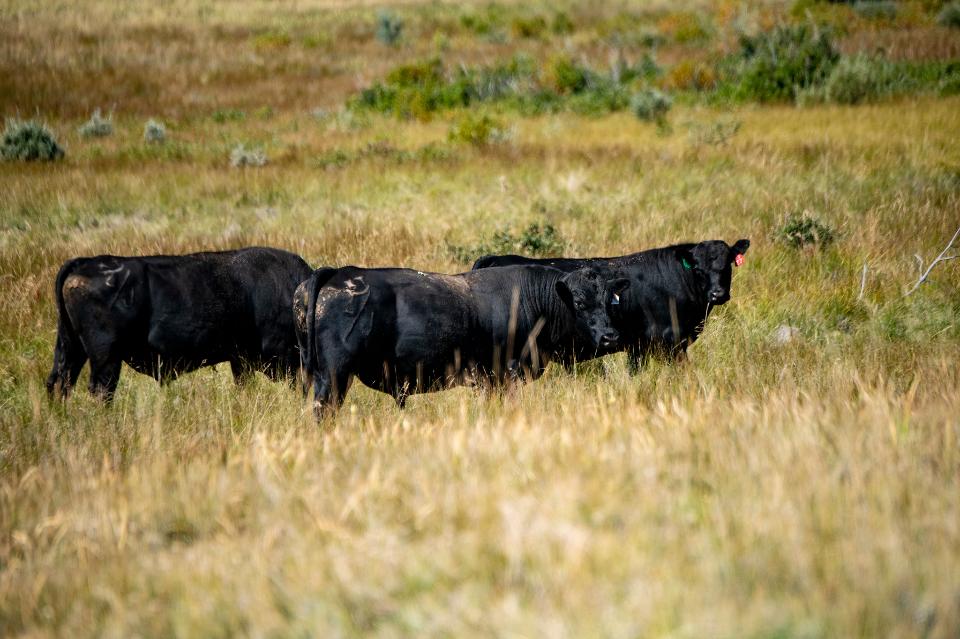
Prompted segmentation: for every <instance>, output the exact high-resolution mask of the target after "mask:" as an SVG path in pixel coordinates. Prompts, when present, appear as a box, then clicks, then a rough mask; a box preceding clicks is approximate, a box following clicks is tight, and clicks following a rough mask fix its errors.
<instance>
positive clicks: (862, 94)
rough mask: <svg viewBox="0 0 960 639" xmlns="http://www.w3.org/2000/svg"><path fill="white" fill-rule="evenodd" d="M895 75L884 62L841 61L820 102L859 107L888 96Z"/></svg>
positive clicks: (862, 57)
mask: <svg viewBox="0 0 960 639" xmlns="http://www.w3.org/2000/svg"><path fill="white" fill-rule="evenodd" d="M895 80H896V74H895V72H894V69H893V66H892V65H891V64H889V63H888V62H886V61H885V60H882V59H879V58H871V57H869V56H865V55H856V56H853V57H850V58H843V59H841V60H840V62H839V63H838V64H837V66H835V67H834V68H833V71H832V72H831V73H830V76H829V77H828V78H827V80H826V82H824V85H823V99H824V100H825V101H827V102H833V103H835V104H859V103H860V102H867V101H870V100H877V99H879V98H882V97H885V96H888V95H890V94H891V93H892V92H893V89H894V82H895Z"/></svg>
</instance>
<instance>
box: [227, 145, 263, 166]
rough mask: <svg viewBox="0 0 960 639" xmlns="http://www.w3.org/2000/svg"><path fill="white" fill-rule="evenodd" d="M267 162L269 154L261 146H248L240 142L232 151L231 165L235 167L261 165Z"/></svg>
mask: <svg viewBox="0 0 960 639" xmlns="http://www.w3.org/2000/svg"><path fill="white" fill-rule="evenodd" d="M266 164H267V154H266V153H265V152H264V150H263V149H261V148H249V149H248V148H247V147H246V146H245V145H243V144H238V145H237V146H235V147H234V148H233V150H232V151H230V166H232V167H233V168H235V169H237V168H243V167H261V166H266Z"/></svg>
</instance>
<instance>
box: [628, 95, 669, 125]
mask: <svg viewBox="0 0 960 639" xmlns="http://www.w3.org/2000/svg"><path fill="white" fill-rule="evenodd" d="M672 106H673V100H672V99H670V96H668V95H666V94H665V93H661V92H660V91H657V90H656V89H643V90H641V91H638V92H636V93H634V94H633V97H632V98H630V110H631V111H633V114H634V115H635V116H637V117H638V118H640V119H641V120H646V121H648V122H656V123H657V124H659V125H663V124H664V123H665V121H666V116H667V113H668V112H669V111H670V107H672Z"/></svg>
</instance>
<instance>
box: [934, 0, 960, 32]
mask: <svg viewBox="0 0 960 639" xmlns="http://www.w3.org/2000/svg"><path fill="white" fill-rule="evenodd" d="M937 24H939V25H941V26H944V27H950V28H952V29H960V2H949V3H947V4H945V5H943V8H942V9H940V13H938V14H937Z"/></svg>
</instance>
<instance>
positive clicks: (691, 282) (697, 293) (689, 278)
mask: <svg viewBox="0 0 960 639" xmlns="http://www.w3.org/2000/svg"><path fill="white" fill-rule="evenodd" d="M691 246H692V245H691ZM679 252H680V249H679V248H678V249H677V250H676V251H675V252H674V253H673V255H672V256H671V258H672V259H671V262H672V264H673V266H672V267H671V268H672V269H673V270H674V271H675V272H676V273H679V275H680V281H681V282H682V283H683V287H684V289H685V290H684V292H685V293H686V294H687V295H686V297H687V299H688V300H690V304H692V305H693V306H694V307H695V308H696V309H697V310H698V311H702V312H705V311H706V308H707V305H706V304H704V303H703V298H704V291H703V289H702V288H701V287H700V284H699V282H697V276H696V275H694V273H693V269H692V268H686V267H685V266H684V265H683V261H682V257H681V256H680V255H679Z"/></svg>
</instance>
